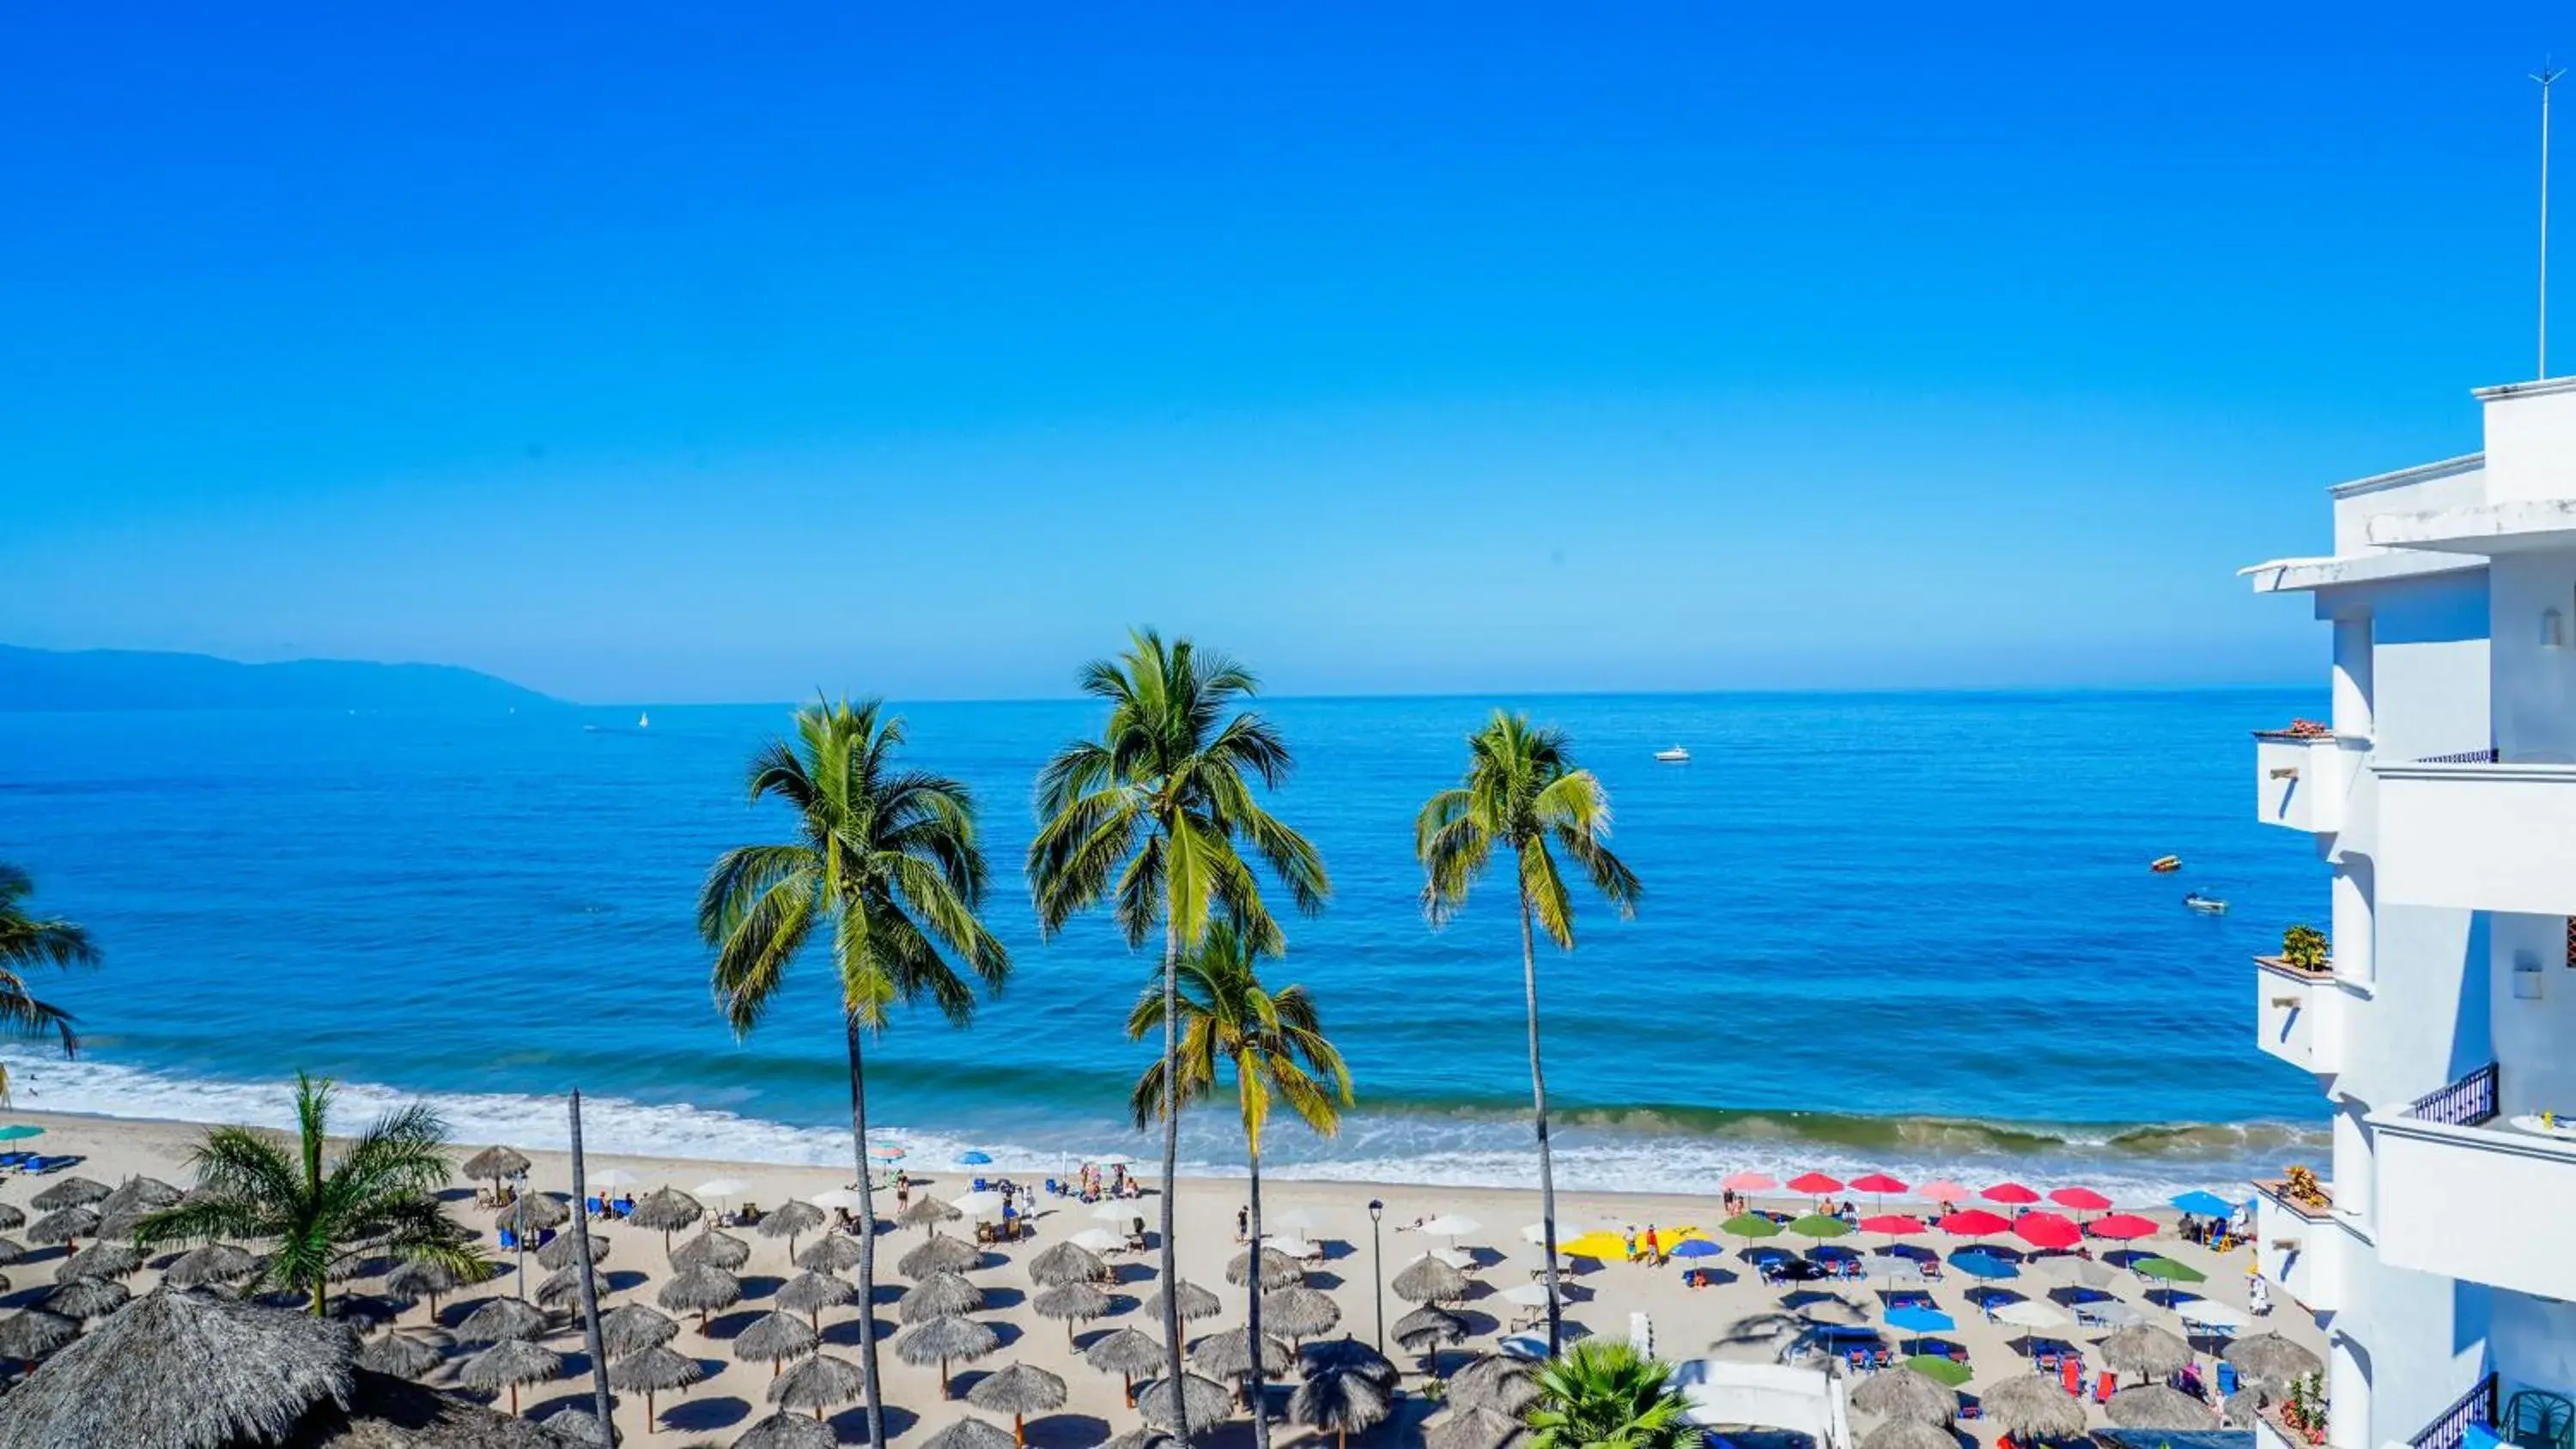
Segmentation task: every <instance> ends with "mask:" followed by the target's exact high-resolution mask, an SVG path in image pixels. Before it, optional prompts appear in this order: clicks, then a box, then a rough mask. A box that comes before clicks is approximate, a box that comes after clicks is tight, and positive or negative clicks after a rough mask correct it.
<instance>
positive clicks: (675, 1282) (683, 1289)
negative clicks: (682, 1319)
mask: <svg viewBox="0 0 2576 1449" xmlns="http://www.w3.org/2000/svg"><path fill="white" fill-rule="evenodd" d="M653 1301H654V1302H656V1303H659V1304H661V1305H662V1306H663V1307H665V1308H668V1309H670V1310H671V1311H672V1312H674V1313H713V1312H714V1311H716V1310H717V1309H719V1308H731V1307H732V1306H734V1305H735V1304H737V1303H740V1302H741V1301H742V1280H741V1279H740V1278H737V1277H735V1276H734V1275H732V1274H731V1273H728V1272H726V1271H725V1270H724V1269H722V1268H703V1267H701V1268H688V1269H684V1270H682V1271H681V1272H678V1273H675V1274H673V1275H672V1276H671V1277H670V1278H669V1279H668V1280H667V1281H665V1282H664V1283H663V1284H662V1290H661V1291H660V1292H658V1293H656V1294H654V1295H653Z"/></svg>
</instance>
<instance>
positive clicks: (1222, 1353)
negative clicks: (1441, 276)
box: [1190, 1328, 1294, 1379]
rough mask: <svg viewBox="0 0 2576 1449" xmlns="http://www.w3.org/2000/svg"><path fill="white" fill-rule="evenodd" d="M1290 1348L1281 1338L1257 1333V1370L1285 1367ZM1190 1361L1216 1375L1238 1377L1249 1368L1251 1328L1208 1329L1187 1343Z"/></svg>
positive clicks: (1289, 1356)
mask: <svg viewBox="0 0 2576 1449" xmlns="http://www.w3.org/2000/svg"><path fill="white" fill-rule="evenodd" d="M1292 1357H1294V1354H1293V1351H1292V1350H1290V1348H1289V1347H1288V1341H1287V1340H1286V1339H1284V1338H1274V1337H1272V1336H1271V1335H1269V1334H1266V1333H1265V1334H1263V1335H1261V1371H1262V1372H1263V1373H1267V1374H1277V1373H1278V1372H1279V1371H1280V1370H1281V1369H1283V1368H1285V1367H1287V1365H1288V1363H1289V1361H1290V1359H1291V1358H1292ZM1190 1362H1192V1363H1194V1364H1196V1365H1198V1369H1199V1372H1201V1373H1203V1374H1208V1375H1210V1376H1212V1377H1215V1378H1220V1379H1239V1378H1244V1377H1247V1376H1249V1375H1250V1374H1251V1372H1252V1331H1251V1330H1250V1329H1248V1328H1229V1329H1226V1330H1224V1331H1222V1332H1219V1333H1211V1334H1209V1335H1208V1336H1206V1337H1205V1338H1202V1339H1200V1340H1198V1341H1197V1342H1196V1343H1193V1344H1191V1345H1190Z"/></svg>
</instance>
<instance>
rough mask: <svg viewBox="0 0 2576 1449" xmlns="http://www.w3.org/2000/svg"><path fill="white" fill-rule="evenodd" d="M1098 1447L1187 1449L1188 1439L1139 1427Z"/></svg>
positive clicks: (1101, 1448) (1131, 1405) (1110, 1448)
mask: <svg viewBox="0 0 2576 1449" xmlns="http://www.w3.org/2000/svg"><path fill="white" fill-rule="evenodd" d="M1128 1407H1129V1408H1134V1407H1135V1405H1133V1404H1130V1405H1128ZM1100 1449H1188V1441H1186V1440H1183V1439H1178V1438H1175V1437H1173V1436H1172V1435H1170V1434H1167V1433H1164V1432H1163V1431H1162V1430H1160V1429H1154V1428H1145V1427H1139V1428H1134V1429H1130V1430H1128V1431H1127V1432H1126V1433H1124V1434H1121V1435H1119V1436H1118V1437H1117V1438H1115V1439H1112V1440H1110V1441H1109V1442H1108V1443H1106V1444H1103V1445H1101V1446H1100Z"/></svg>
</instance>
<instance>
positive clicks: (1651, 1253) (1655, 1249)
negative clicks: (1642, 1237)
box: [1646, 1223, 1664, 1268]
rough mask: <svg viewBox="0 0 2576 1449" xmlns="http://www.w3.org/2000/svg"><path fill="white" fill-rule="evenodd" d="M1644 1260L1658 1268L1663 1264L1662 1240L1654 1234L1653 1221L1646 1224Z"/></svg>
mask: <svg viewBox="0 0 2576 1449" xmlns="http://www.w3.org/2000/svg"><path fill="white" fill-rule="evenodd" d="M1646 1261H1647V1262H1648V1263H1650V1264H1652V1265H1654V1266H1655V1267H1658V1268H1660V1267H1662V1266H1664V1252H1663V1240H1662V1239H1661V1238H1660V1237H1658V1236H1657V1235H1656V1233H1655V1225H1654V1224H1653V1223H1648V1224H1646Z"/></svg>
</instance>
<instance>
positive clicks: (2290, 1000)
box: [2254, 956, 2344, 1077]
mask: <svg viewBox="0 0 2576 1449" xmlns="http://www.w3.org/2000/svg"><path fill="white" fill-rule="evenodd" d="M2343 1004H2344V996H2343V992H2342V990H2341V989H2340V988H2338V987H2337V986H2336V985H2335V979H2334V967H2333V966H2332V965H2331V964H2328V965H2325V966H2320V967H2318V968H2316V969H2315V970H2307V969H2304V968H2302V967H2298V966H2293V965H2291V964H2290V963H2289V962H2288V961H2287V960H2285V959H2284V958H2282V957H2279V956H2257V957H2255V958H2254V1022H2255V1040H2256V1045H2258V1046H2260V1047H2262V1048H2263V1051H2264V1053H2265V1054H2266V1055H2269V1056H2274V1057H2278V1058H2280V1059H2281V1060H2282V1061H2285V1062H2288V1063H2289V1064H2290V1065H2291V1066H2294V1067H2297V1068H2298V1069H2299V1070H2300V1071H2303V1072H2313V1073H2315V1074H2316V1075H2318V1076H2324V1077H2331V1076H2333V1075H2334V1074H2335V1073H2337V1072H2340V1071H2342V1070H2343Z"/></svg>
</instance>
